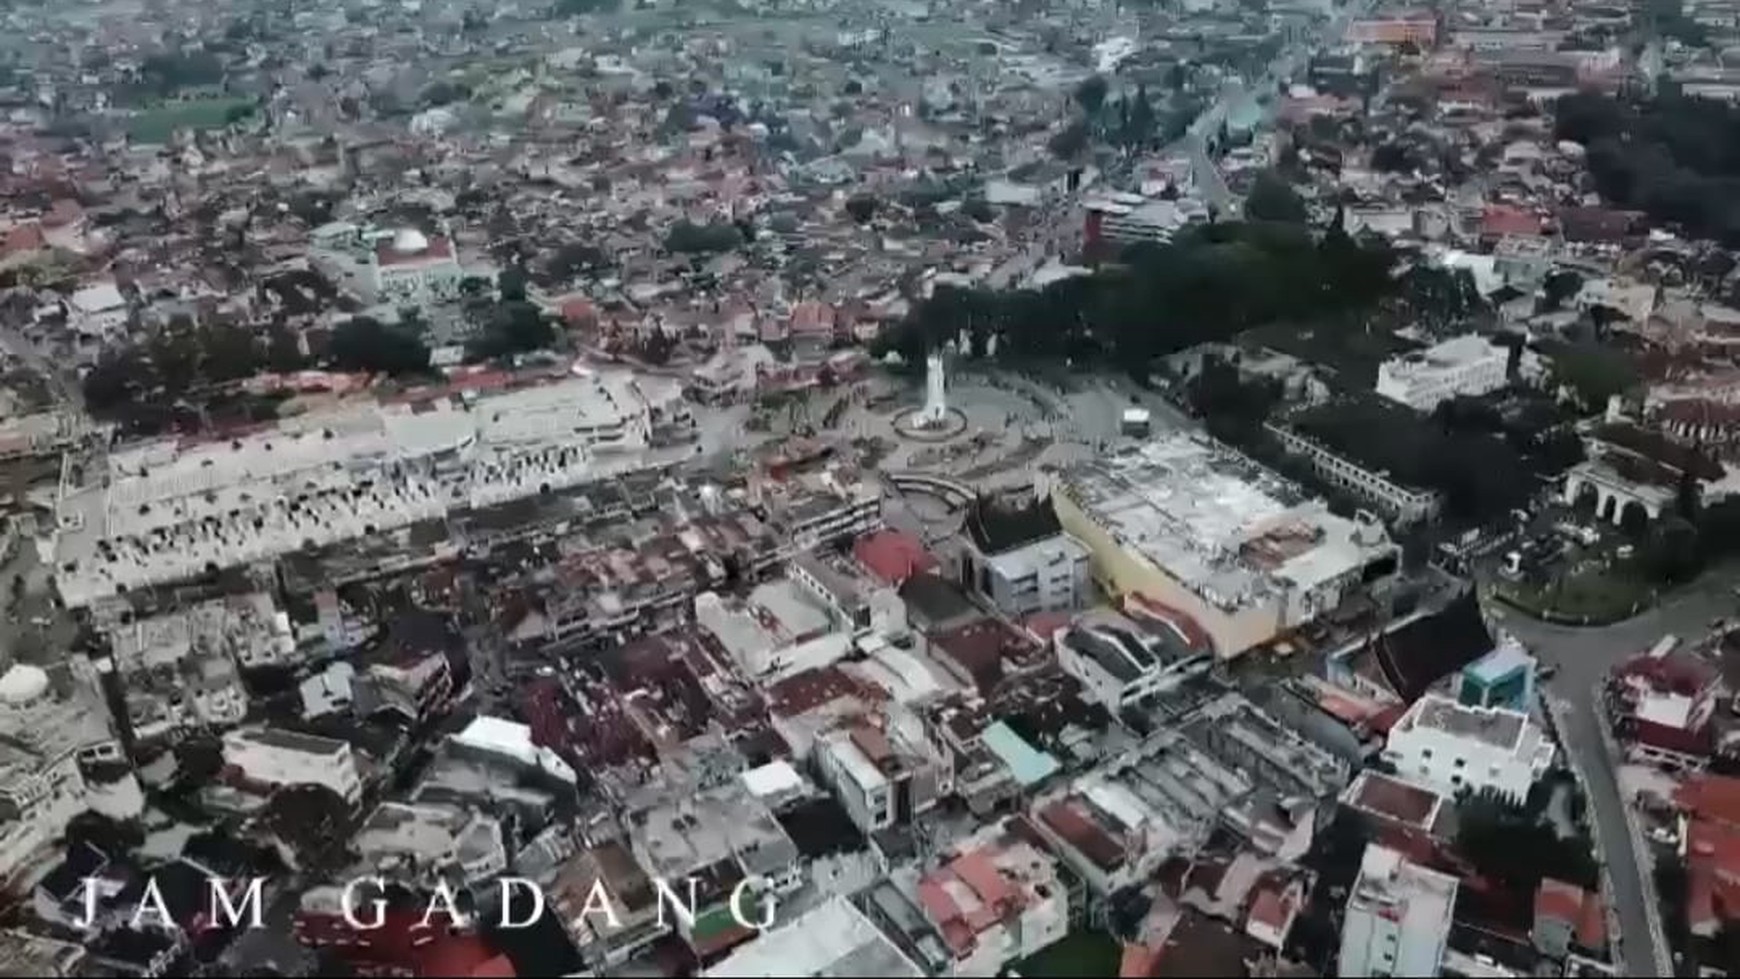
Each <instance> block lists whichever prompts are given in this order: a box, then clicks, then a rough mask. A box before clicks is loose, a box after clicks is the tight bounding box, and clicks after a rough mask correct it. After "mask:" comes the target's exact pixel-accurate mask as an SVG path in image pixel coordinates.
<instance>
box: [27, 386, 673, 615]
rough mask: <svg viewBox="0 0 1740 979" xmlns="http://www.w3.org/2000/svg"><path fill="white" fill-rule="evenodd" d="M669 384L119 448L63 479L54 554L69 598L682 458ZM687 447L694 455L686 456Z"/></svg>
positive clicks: (370, 404) (449, 404) (427, 404)
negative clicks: (674, 439) (666, 426)
mask: <svg viewBox="0 0 1740 979" xmlns="http://www.w3.org/2000/svg"><path fill="white" fill-rule="evenodd" d="M680 399H681V395H680V394H679V393H678V392H677V390H676V388H675V386H674V385H667V384H664V383H663V382H660V381H656V380H652V379H639V378H636V377H635V376H634V375H631V374H628V373H621V372H610V373H598V374H589V375H585V376H574V377H569V378H564V379H561V380H557V381H553V382H549V383H545V384H541V385H537V386H531V387H524V388H518V389H514V390H510V391H507V392H504V393H500V394H494V395H485V396H472V395H471V394H470V393H467V394H464V395H442V396H439V397H436V398H433V399H430V400H424V401H419V402H416V403H395V404H382V403H378V402H374V401H363V402H353V403H349V404H345V405H342V406H340V407H337V408H334V409H331V410H326V411H316V412H310V413H308V414H305V415H299V416H296V417H294V418H288V419H285V420H283V421H281V422H279V423H278V424H277V425H275V426H273V427H272V428H270V429H267V430H265V431H262V432H257V433H254V434H250V435H247V436H245V437H242V438H236V439H214V440H206V441H194V440H187V439H164V440H158V441H152V442H147V443H141V444H135V445H131V446H123V447H118V448H116V449H115V450H114V451H113V452H111V453H110V454H109V456H108V459H107V468H106V471H104V472H102V473H100V474H98V475H97V477H96V478H94V479H92V480H91V481H90V482H89V483H87V484H86V485H84V486H78V487H72V486H63V487H62V489H61V492H60V498H59V501H58V503H57V506H56V521H57V530H56V533H55V535H54V537H53V539H52V545H51V547H50V548H49V550H50V551H51V553H52V560H53V564H54V567H55V584H56V587H57V588H58V589H59V591H60V596H61V598H62V600H63V601H65V602H66V604H67V605H68V606H72V607H82V606H85V605H88V604H90V603H91V602H92V601H93V600H95V599H97V598H100V597H103V596H107V595H115V594H119V593H122V592H125V591H127V590H129V589H137V588H144V587H149V586H152V585H157V584H163V583H166V582H171V581H177V580H182V579H186V578H190V577H194V576H197V575H200V574H206V573H214V572H216V571H218V570H221V569H223V568H229V567H234V566H236V565H239V564H246V563H250V562H254V561H261V560H270V559H272V558H276V557H278V556H280V555H283V554H287V553H290V552H292V551H296V550H300V549H305V548H315V547H323V546H327V545H330V544H334V543H337V542H340V541H345V540H349V539H351V538H354V537H359V536H368V535H371V534H375V533H378V532H382V531H386V530H390V529H393V528H397V527H403V526H406V525H408V524H412V523H415V522H417V521H420V520H427V519H440V518H443V517H445V516H446V515H447V514H449V513H450V512H452V511H455V510H462V509H466V508H472V507H486V506H493V505H496V504H500V503H505V502H508V501H510V500H515V499H519V498H522V497H528V496H534V495H537V494H540V493H549V492H555V491H559V490H563V489H567V488H570V487H573V486H576V485H579V484H582V483H586V482H591V481H593V480H597V479H603V478H609V477H612V476H616V475H621V474H622V473H625V472H629V471H633V470H636V469H641V468H645V467H648V466H652V465H657V464H659V463H660V462H673V461H676V460H677V458H678V457H679V456H680V455H681V450H680V449H679V448H676V447H672V448H671V449H670V450H668V451H663V450H659V449H655V448H653V446H652V441H653V426H654V425H658V424H662V423H663V421H664V420H665V419H666V418H667V417H669V416H673V415H676V414H678V413H679V412H681V411H683V410H684V409H683V408H682V407H681V400H680ZM689 451H692V450H689Z"/></svg>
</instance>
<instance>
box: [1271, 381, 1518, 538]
mask: <svg viewBox="0 0 1740 979" xmlns="http://www.w3.org/2000/svg"><path fill="white" fill-rule="evenodd" d="M1290 421H1291V424H1292V425H1293V427H1294V428H1295V429H1296V430H1298V431H1299V432H1300V433H1302V434H1304V435H1306V436H1308V437H1310V438H1313V439H1315V440H1317V441H1319V442H1321V443H1323V444H1324V445H1327V446H1329V447H1330V448H1331V449H1334V450H1335V451H1337V452H1340V453H1341V454H1343V455H1347V456H1350V457H1352V458H1354V459H1357V460H1359V461H1360V462H1362V463H1364V464H1365V465H1366V466H1367V467H1368V468H1372V469H1377V470H1383V471H1386V472H1388V473H1389V474H1390V475H1391V477H1392V478H1394V479H1395V480H1397V481H1398V482H1400V483H1403V484H1404V485H1408V486H1416V487H1419V488H1421V489H1429V490H1435V491H1437V492H1438V493H1440V494H1442V495H1443V497H1444V513H1445V515H1446V516H1448V517H1450V518H1452V519H1456V520H1467V521H1484V520H1488V519H1492V518H1494V517H1497V516H1501V515H1503V514H1506V513H1508V512H1509V511H1510V510H1511V509H1513V508H1515V507H1518V506H1521V505H1522V504H1523V503H1524V502H1525V501H1527V500H1528V498H1529V497H1530V496H1531V495H1532V494H1533V493H1534V491H1535V489H1536V488H1537V486H1538V483H1537V481H1536V479H1535V473H1534V471H1533V470H1532V468H1531V466H1530V465H1529V462H1528V460H1525V459H1524V458H1523V456H1522V453H1520V452H1518V451H1517V450H1516V449H1515V448H1513V447H1511V445H1509V444H1508V443H1507V442H1506V441H1505V439H1503V438H1501V437H1498V436H1496V435H1494V434H1493V433H1491V432H1489V431H1486V430H1484V429H1483V428H1481V427H1477V426H1474V425H1464V424H1460V423H1459V421H1460V420H1459V419H1454V418H1452V417H1448V416H1446V417H1442V418H1440V419H1439V420H1438V423H1437V424H1434V423H1433V422H1432V421H1422V420H1420V419H1418V418H1416V417H1415V416H1414V415H1413V414H1412V412H1410V411H1408V410H1407V409H1405V408H1401V407H1396V406H1392V405H1390V404H1388V403H1387V402H1384V401H1381V400H1379V399H1377V398H1375V397H1369V398H1362V399H1356V400H1350V401H1336V402H1331V403H1329V404H1326V405H1323V406H1321V407H1318V408H1313V409H1310V410H1308V411H1305V412H1302V413H1300V414H1298V415H1295V416H1294V417H1293V418H1291V419H1290Z"/></svg>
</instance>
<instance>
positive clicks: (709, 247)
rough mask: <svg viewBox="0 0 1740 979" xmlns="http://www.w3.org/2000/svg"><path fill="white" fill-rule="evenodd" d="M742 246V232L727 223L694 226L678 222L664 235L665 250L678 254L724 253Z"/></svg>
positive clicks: (735, 226) (718, 222) (716, 222)
mask: <svg viewBox="0 0 1740 979" xmlns="http://www.w3.org/2000/svg"><path fill="white" fill-rule="evenodd" d="M742 244H743V232H742V231H741V230H739V229H738V227H737V225H735V224H732V223H731V222H729V221H715V222H713V223H712V224H695V223H694V222H692V221H678V222H677V223H676V225H675V226H674V227H672V228H671V230H670V232H669V233H667V234H666V235H665V249H666V250H667V251H671V252H676V253H679V254H690V255H704V254H708V253H712V252H725V251H730V250H731V249H733V248H736V247H738V246H739V245H742Z"/></svg>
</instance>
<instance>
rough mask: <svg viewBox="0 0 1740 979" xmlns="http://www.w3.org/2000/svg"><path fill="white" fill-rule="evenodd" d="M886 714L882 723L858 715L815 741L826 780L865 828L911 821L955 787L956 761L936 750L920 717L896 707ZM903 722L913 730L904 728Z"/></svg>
mask: <svg viewBox="0 0 1740 979" xmlns="http://www.w3.org/2000/svg"><path fill="white" fill-rule="evenodd" d="M883 720H884V726H882V727H876V726H872V725H871V724H869V723H868V722H865V721H857V722H855V723H852V724H850V725H848V726H845V727H841V728H837V729H835V730H831V731H827V732H824V733H823V734H821V735H819V736H818V737H817V738H816V742H815V759H816V767H817V768H818V769H819V771H820V773H821V777H822V781H823V782H824V783H825V784H827V786H828V787H829V788H831V789H833V791H834V795H835V796H836V797H837V798H838V799H839V800H840V804H841V806H842V807H844V808H845V810H846V815H847V816H850V817H851V819H852V822H853V823H854V824H855V825H856V826H857V827H858V828H859V829H860V830H863V831H864V832H865V833H874V832H876V831H877V830H881V829H886V828H888V827H889V826H893V825H895V824H897V823H909V822H911V821H912V818H913V816H914V815H916V814H918V813H922V812H925V811H927V810H929V809H930V808H932V807H934V806H935V805H936V803H937V799H938V798H940V797H941V796H943V795H945V794H947V793H948V792H949V791H951V790H952V787H953V777H954V773H953V771H952V769H951V767H950V765H949V764H948V762H947V761H945V760H943V759H941V758H939V757H937V756H935V755H933V754H932V753H931V751H930V750H929V743H928V742H927V741H926V740H925V739H924V737H923V732H922V729H920V728H919V727H918V721H917V719H916V718H914V717H911V716H910V715H905V714H901V713H899V712H892V713H890V714H885V715H884V716H883ZM902 722H904V723H905V725H906V726H907V727H910V728H912V730H909V731H904V732H903V731H902Z"/></svg>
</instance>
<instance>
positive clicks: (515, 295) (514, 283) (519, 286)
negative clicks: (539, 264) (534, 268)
mask: <svg viewBox="0 0 1740 979" xmlns="http://www.w3.org/2000/svg"><path fill="white" fill-rule="evenodd" d="M529 281H530V277H529V276H527V275H526V270H525V268H524V267H522V266H520V265H509V266H508V267H507V268H505V269H502V270H501V272H500V274H498V275H497V276H496V277H495V290H496V292H497V293H498V294H500V296H501V301H502V302H504V303H521V302H525V301H526V286H527V284H528V283H529Z"/></svg>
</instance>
